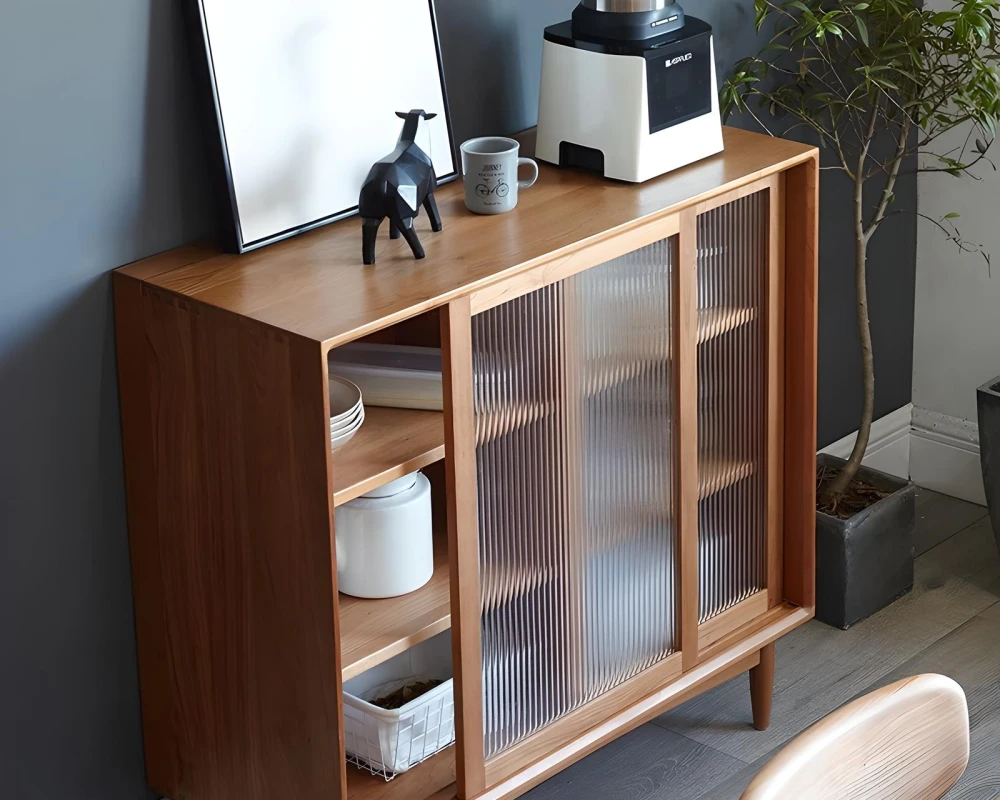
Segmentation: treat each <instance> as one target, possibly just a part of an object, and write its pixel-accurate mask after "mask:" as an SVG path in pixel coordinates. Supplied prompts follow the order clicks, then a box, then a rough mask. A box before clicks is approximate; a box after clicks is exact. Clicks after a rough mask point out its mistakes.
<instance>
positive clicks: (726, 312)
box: [698, 306, 757, 344]
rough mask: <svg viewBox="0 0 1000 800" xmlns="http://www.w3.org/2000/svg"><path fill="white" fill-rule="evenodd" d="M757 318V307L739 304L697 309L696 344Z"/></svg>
mask: <svg viewBox="0 0 1000 800" xmlns="http://www.w3.org/2000/svg"><path fill="white" fill-rule="evenodd" d="M755 319H757V309H756V308H753V307H750V306H748V307H739V306H713V307H712V308H699V309H698V344H703V343H704V342H707V341H708V340H709V339H714V338H715V337H716V336H722V334H724V333H729V331H733V330H736V329H737V328H740V327H742V326H743V325H746V324H748V323H750V322H753V321H754V320H755Z"/></svg>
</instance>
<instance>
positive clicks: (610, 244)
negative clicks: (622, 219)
mask: <svg viewBox="0 0 1000 800" xmlns="http://www.w3.org/2000/svg"><path fill="white" fill-rule="evenodd" d="M677 230H678V218H677V215H676V214H669V215H667V216H665V217H663V216H656V217H654V218H653V219H651V220H649V221H648V222H643V223H642V224H641V225H638V226H636V227H634V228H632V229H631V230H628V231H627V232H625V233H623V234H622V235H620V236H614V237H612V238H610V239H601V240H599V241H597V242H594V243H593V244H590V245H587V246H585V247H581V248H580V249H578V250H574V251H572V252H570V253H568V254H567V255H565V256H562V257H560V258H556V259H553V260H551V261H546V262H544V263H542V264H541V265H540V266H537V267H534V268H532V269H528V270H526V271H524V272H521V273H519V274H517V275H515V276H514V277H512V278H507V279H506V280H503V281H500V282H499V283H495V284H493V285H492V286H490V287H488V288H486V289H480V290H479V291H477V292H473V293H472V313H473V314H474V315H475V314H479V313H481V312H483V311H486V310H487V309H489V308H493V307H494V306H498V305H500V304H501V303H507V302H510V301H511V300H514V299H515V298H517V297H521V296H522V295H525V294H528V293H529V292H534V291H536V290H538V289H541V288H544V287H545V286H548V285H549V284H552V283H556V282H557V281H561V280H565V279H566V278H570V277H572V276H573V275H576V274H577V273H578V272H583V271H584V270H585V269H590V268H591V267H596V266H598V265H600V264H606V263H607V262H609V261H613V260H614V259H616V258H618V257H619V256H623V255H626V254H628V253H632V252H634V251H636V250H640V249H641V248H643V247H646V246H647V245H650V244H653V243H654V242H659V241H661V240H663V239H668V238H670V237H671V236H674V235H676V233H677Z"/></svg>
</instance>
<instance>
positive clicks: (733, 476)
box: [698, 456, 756, 500]
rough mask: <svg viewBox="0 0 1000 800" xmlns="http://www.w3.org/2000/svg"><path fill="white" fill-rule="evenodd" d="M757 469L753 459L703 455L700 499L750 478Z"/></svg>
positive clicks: (699, 488) (699, 484)
mask: <svg viewBox="0 0 1000 800" xmlns="http://www.w3.org/2000/svg"><path fill="white" fill-rule="evenodd" d="M755 471H756V469H755V467H754V464H753V462H752V461H740V460H738V459H735V458H720V457H718V456H714V457H713V456H701V467H700V474H699V476H698V499H699V500H704V499H705V498H706V497H710V496H711V495H713V494H716V493H717V492H721V491H722V490H723V489H726V488H728V487H730V486H732V485H733V484H735V483H739V482H740V481H742V480H744V479H745V478H749V477H750V476H751V475H753V474H754V472H755Z"/></svg>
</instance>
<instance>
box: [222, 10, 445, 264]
mask: <svg viewBox="0 0 1000 800" xmlns="http://www.w3.org/2000/svg"><path fill="white" fill-rule="evenodd" d="M202 4H203V10H204V16H205V25H206V28H207V33H208V41H209V47H210V57H211V63H212V68H213V71H214V75H215V86H216V92H217V95H218V102H219V106H220V112H221V117H222V125H223V129H224V136H225V145H226V148H227V151H228V161H229V169H230V173H231V180H232V183H233V189H234V192H235V196H236V205H237V211H238V217H239V223H240V229H241V238H242V242H243V244H244V245H249V244H251V243H253V242H257V241H260V240H262V239H267V238H269V237H272V236H275V235H278V234H280V233H282V232H284V231H287V230H290V229H295V228H300V227H303V226H306V225H308V224H310V223H312V222H315V221H317V220H321V219H323V218H325V217H329V216H331V215H334V214H340V213H343V212H345V211H347V210H349V209H351V208H352V207H354V206H356V205H357V203H358V193H359V191H360V190H361V185H362V184H363V183H364V179H365V176H366V175H367V174H368V170H369V168H370V167H371V165H372V163H373V162H375V161H377V160H378V159H379V158H381V157H382V156H384V155H386V154H387V153H389V152H390V151H391V150H392V148H393V147H394V146H395V144H396V140H397V139H398V137H399V132H400V130H401V128H402V124H403V122H402V120H400V119H399V118H397V117H396V115H395V113H394V112H396V111H408V110H410V109H411V108H423V109H424V110H426V111H428V112H433V113H436V114H437V115H438V116H437V117H436V118H435V119H433V120H431V121H429V122H424V123H422V124H421V138H420V139H419V140H418V144H420V145H421V146H422V147H423V148H424V149H425V150H426V151H427V153H428V154H429V155H430V156H431V158H432V159H433V161H434V170H435V172H436V173H437V175H438V177H443V176H447V175H450V174H452V173H453V172H454V171H455V167H454V163H453V159H452V149H451V141H450V137H449V134H448V126H447V119H446V114H445V105H444V92H443V87H442V83H441V77H440V72H439V65H438V56H437V49H436V46H435V40H434V30H433V22H432V16H431V15H432V11H431V7H430V3H429V2H428V1H427V0H380V2H378V3H370V2H362V3H358V2H348V0H284V2H282V1H281V0H202Z"/></svg>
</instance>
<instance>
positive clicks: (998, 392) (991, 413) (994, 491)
mask: <svg viewBox="0 0 1000 800" xmlns="http://www.w3.org/2000/svg"><path fill="white" fill-rule="evenodd" d="M976 396H977V406H978V409H979V458H980V460H981V461H982V464H983V485H984V486H985V487H986V503H987V505H988V506H989V507H990V524H992V526H993V537H994V538H995V539H996V540H997V548H998V549H1000V376H997V377H996V378H994V379H993V380H991V381H990V382H989V383H986V384H984V385H983V386H980V387H979V389H977V390H976Z"/></svg>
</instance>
